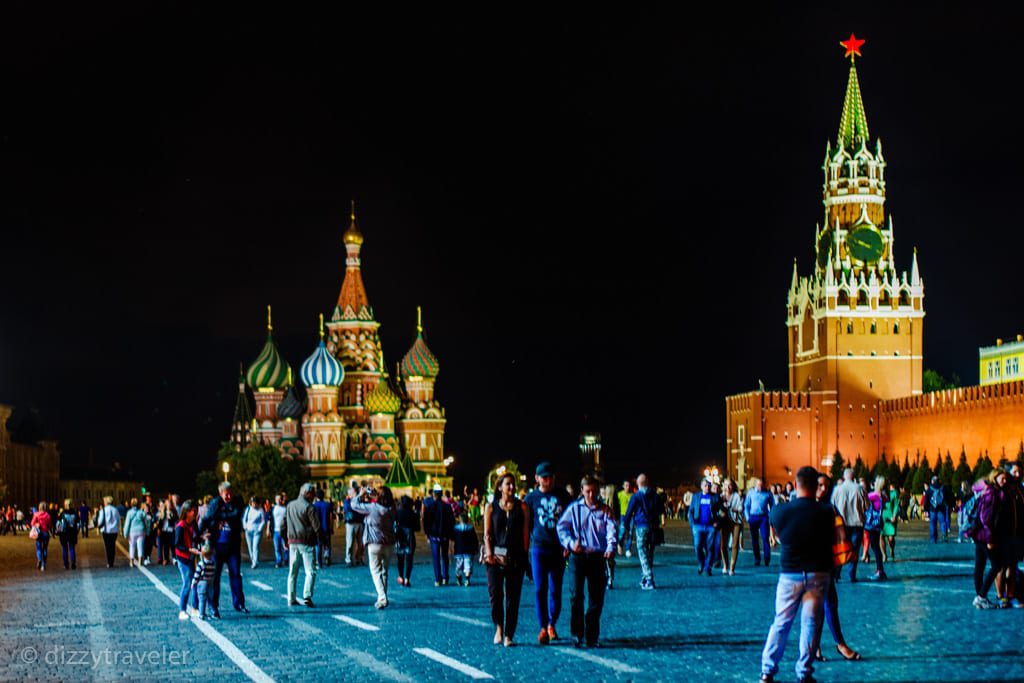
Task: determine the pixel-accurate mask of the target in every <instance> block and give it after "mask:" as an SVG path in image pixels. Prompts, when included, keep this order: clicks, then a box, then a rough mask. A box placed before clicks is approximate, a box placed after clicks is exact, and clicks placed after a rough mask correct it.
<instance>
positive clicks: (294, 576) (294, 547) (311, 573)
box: [288, 543, 317, 605]
mask: <svg viewBox="0 0 1024 683" xmlns="http://www.w3.org/2000/svg"><path fill="white" fill-rule="evenodd" d="M288 549H289V551H290V557H289V558H288V604H289V605H290V604H291V603H292V602H293V601H294V600H295V582H296V581H297V580H298V578H299V562H302V569H303V570H304V571H305V573H306V582H305V583H304V584H303V585H302V599H303V600H312V599H313V587H314V586H315V585H316V567H317V565H316V562H314V561H313V559H314V558H313V555H314V553H315V552H316V546H315V545H305V544H302V543H290V544H289V548H288Z"/></svg>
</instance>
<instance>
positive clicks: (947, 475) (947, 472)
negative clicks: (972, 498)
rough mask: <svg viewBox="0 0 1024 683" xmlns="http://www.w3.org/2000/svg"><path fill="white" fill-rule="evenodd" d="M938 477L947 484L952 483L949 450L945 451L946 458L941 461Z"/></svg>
mask: <svg viewBox="0 0 1024 683" xmlns="http://www.w3.org/2000/svg"><path fill="white" fill-rule="evenodd" d="M939 479H940V480H941V481H942V483H943V484H945V485H947V486H951V485H952V484H953V458H952V456H950V454H949V451H946V459H945V460H943V461H942V469H941V470H939Z"/></svg>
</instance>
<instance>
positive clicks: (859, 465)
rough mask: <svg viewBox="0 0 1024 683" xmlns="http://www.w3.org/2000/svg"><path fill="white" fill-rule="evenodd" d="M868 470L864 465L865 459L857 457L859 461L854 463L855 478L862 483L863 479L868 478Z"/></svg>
mask: <svg viewBox="0 0 1024 683" xmlns="http://www.w3.org/2000/svg"><path fill="white" fill-rule="evenodd" d="M868 474H869V473H868V468H867V466H866V465H865V464H864V459H863V458H861V457H860V454H858V455H857V460H856V461H855V462H854V463H853V478H854V479H856V480H857V481H860V479H861V477H864V478H867V476H868Z"/></svg>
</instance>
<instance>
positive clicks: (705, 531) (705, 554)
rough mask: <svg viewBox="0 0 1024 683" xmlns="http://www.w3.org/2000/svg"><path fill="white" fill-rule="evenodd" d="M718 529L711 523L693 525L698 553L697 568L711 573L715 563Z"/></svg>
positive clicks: (695, 549)
mask: <svg viewBox="0 0 1024 683" xmlns="http://www.w3.org/2000/svg"><path fill="white" fill-rule="evenodd" d="M717 531H718V530H717V529H715V528H714V527H713V526H711V525H710V524H694V525H693V549H694V551H695V552H696V553H697V568H698V569H700V571H702V572H705V571H706V572H707V573H708V574H710V573H711V566H712V565H713V564H714V563H715V555H716V554H717V553H716V545H715V542H716V541H717V540H718V533H717Z"/></svg>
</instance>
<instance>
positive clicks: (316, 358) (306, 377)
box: [299, 313, 345, 387]
mask: <svg viewBox="0 0 1024 683" xmlns="http://www.w3.org/2000/svg"><path fill="white" fill-rule="evenodd" d="M299 376H300V377H301V378H302V383H303V384H305V385H306V386H307V387H314V386H334V387H337V386H341V381H342V380H343V379H344V378H345V371H344V370H343V369H342V367H341V363H339V362H338V361H337V359H335V357H334V356H332V355H331V352H330V351H328V350H327V345H326V344H324V316H323V314H322V313H321V314H320V344H319V345H317V347H316V350H315V351H314V352H313V355H311V356H310V357H309V358H307V359H306V360H305V361H304V362H303V363H302V368H301V369H300V370H299Z"/></svg>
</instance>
